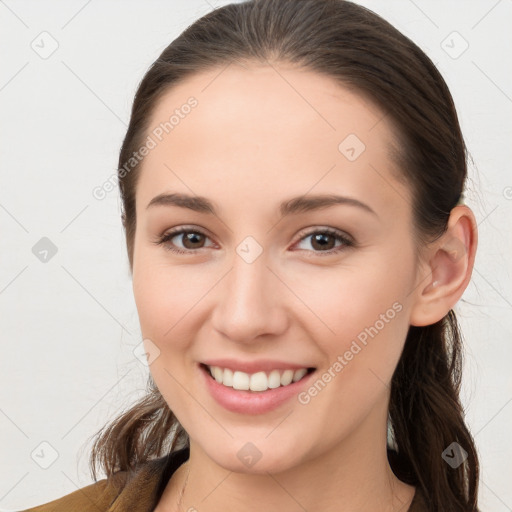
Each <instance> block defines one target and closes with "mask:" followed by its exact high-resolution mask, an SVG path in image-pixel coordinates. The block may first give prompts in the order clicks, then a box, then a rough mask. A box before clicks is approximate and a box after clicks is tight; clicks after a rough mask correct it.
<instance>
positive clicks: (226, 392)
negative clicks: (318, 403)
mask: <svg viewBox="0 0 512 512" xmlns="http://www.w3.org/2000/svg"><path fill="white" fill-rule="evenodd" d="M199 369H200V372H201V373H202V374H203V377H204V379H205V383H206V387H207V388H208V390H209V391H210V394H211V395H212V397H213V398H214V399H215V400H216V401H217V402H218V403H219V404H220V405H222V407H224V408H225V409H227V410H228V411H231V412H237V413H240V414H263V413H265V412H269V411H272V410H274V409H277V408H278V407H279V406H280V405H282V404H284V403H285V402H287V401H288V400H290V399H291V398H292V397H294V396H296V395H297V394H298V393H299V391H300V389H301V388H303V387H304V386H305V385H306V384H307V383H308V381H309V380H310V378H311V376H312V375H314V373H315V372H314V371H313V372H311V373H308V374H306V375H305V376H304V377H303V378H302V379H300V380H299V381H297V382H293V383H292V384H289V385H288V386H280V387H278V388H274V389H267V391H245V390H238V389H233V388H230V387H227V386H224V385H223V384H219V383H218V382H217V381H216V380H215V379H214V378H213V377H212V376H211V375H210V372H209V371H208V369H206V368H205V367H204V366H202V365H199Z"/></svg>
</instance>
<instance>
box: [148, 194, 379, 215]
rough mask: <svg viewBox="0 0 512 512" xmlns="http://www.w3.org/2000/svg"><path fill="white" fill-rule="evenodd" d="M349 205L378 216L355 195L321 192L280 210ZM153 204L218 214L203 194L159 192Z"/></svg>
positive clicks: (293, 200)
mask: <svg viewBox="0 0 512 512" xmlns="http://www.w3.org/2000/svg"><path fill="white" fill-rule="evenodd" d="M338 204H341V205H347V206H355V207H358V208H360V209H362V210H364V211H366V212H368V213H371V214H372V215H375V216H377V214H376V213H375V211H374V210H373V209H372V208H370V207H369V206H368V205H367V204H365V203H362V202H361V201H359V200H358V199H355V198H353V197H345V196H338V195H334V194H319V195H309V196H298V197H293V198H291V199H288V200H287V201H284V202H283V203H281V205H280V207H279V211H280V213H281V216H282V217H286V216H287V215H291V214H294V213H303V212H309V211H314V210H320V209H323V208H328V207H330V206H333V205H338ZM152 206H178V207H180V208H188V209H189V210H193V211H195V212H199V213H207V214H211V215H215V216H217V210H216V208H215V206H214V205H213V203H212V202H211V201H210V200H209V199H207V198H206V197H202V196H191V195H188V194H183V193H179V194H178V193H174V194H159V195H157V196H155V197H154V198H153V199H151V201H150V202H149V203H148V205H147V206H146V209H148V208H150V207H152Z"/></svg>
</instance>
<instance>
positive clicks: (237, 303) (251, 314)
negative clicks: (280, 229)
mask: <svg viewBox="0 0 512 512" xmlns="http://www.w3.org/2000/svg"><path fill="white" fill-rule="evenodd" d="M219 284H221V287H220V289H219V290H220V291H219V294H218V296H217V299H216V303H215V309H214V311H213V314H212V324H213V327H214V328H215V329H216V330H217V332H219V333H220V334H221V335H223V336H224V337H226V338H228V339H230V340H232V341H235V342H238V343H245V344H250V343H252V342H254V341H259V342H261V340H262V338H263V337H264V336H265V335H267V337H268V338H269V339H271V338H273V337H277V336H279V335H280V334H282V333H283V332H285V330H286V328H287V325H288V315H287V311H286V307H285V305H284V302H283V301H284V300H285V297H284V295H283V294H284V293H285V291H286V290H285V287H284V286H283V284H282V283H281V282H280V280H279V278H278V277H277V276H276V274H275V273H274V272H273V271H272V270H271V268H270V265H269V261H268V259H267V258H266V254H265V252H263V254H261V255H260V256H259V257H258V258H257V259H256V260H255V261H253V262H252V263H248V262H247V261H245V260H244V259H243V258H241V257H240V256H239V255H238V254H235V256H234V258H233V265H232V268H231V270H230V271H229V272H228V274H227V275H226V277H225V278H224V279H223V280H222V282H221V283H219Z"/></svg>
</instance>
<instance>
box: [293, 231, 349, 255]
mask: <svg viewBox="0 0 512 512" xmlns="http://www.w3.org/2000/svg"><path fill="white" fill-rule="evenodd" d="M308 239H309V241H308ZM337 243H338V244H337ZM300 244H304V245H305V246H306V247H304V246H303V247H300ZM298 245H299V247H298V248H299V249H302V250H304V249H305V250H306V251H308V252H313V253H314V254H318V255H321V256H323V255H326V256H328V255H330V254H335V253H338V252H340V251H343V250H345V249H347V248H348V247H354V246H355V242H354V241H353V240H352V239H351V238H350V237H349V236H348V235H345V234H344V233H342V232H341V231H337V230H334V229H330V228H324V229H321V230H320V229H317V230H316V231H311V232H310V233H308V234H306V235H305V236H303V237H302V238H301V239H300V241H299V243H298Z"/></svg>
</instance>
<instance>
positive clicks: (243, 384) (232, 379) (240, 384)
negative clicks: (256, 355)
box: [208, 366, 308, 391]
mask: <svg viewBox="0 0 512 512" xmlns="http://www.w3.org/2000/svg"><path fill="white" fill-rule="evenodd" d="M208 369H209V370H210V374H211V375H212V377H213V378H214V379H215V380H216V381H217V382H218V383H220V384H223V385H224V386H227V387H232V388H233V389H239V390H245V391H248V390H251V391H266V390H267V389H275V388H278V387H279V386H288V385H289V384H291V383H292V382H297V381H299V380H300V379H302V377H304V375H306V373H307V372H308V371H307V369H306V368H300V369H299V370H295V371H294V370H284V371H279V370H272V371H271V372H270V373H269V374H268V375H267V374H266V373H265V372H257V373H253V374H251V375H249V374H248V373H245V372H239V371H235V372H233V371H232V370H230V369H229V368H225V369H224V368H220V367H219V366H208Z"/></svg>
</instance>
